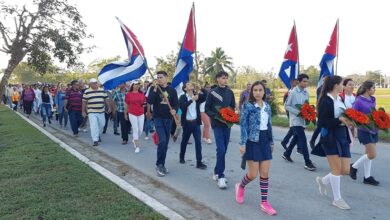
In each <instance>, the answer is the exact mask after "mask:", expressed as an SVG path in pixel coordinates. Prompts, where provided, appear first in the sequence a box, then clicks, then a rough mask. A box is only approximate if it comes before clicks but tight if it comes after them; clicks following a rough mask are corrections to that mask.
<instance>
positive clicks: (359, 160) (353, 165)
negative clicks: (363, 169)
mask: <svg viewBox="0 0 390 220" xmlns="http://www.w3.org/2000/svg"><path fill="white" fill-rule="evenodd" d="M366 160H368V157H367V154H364V155H363V156H361V157H360V158H359V159H358V160H357V161H356V162H355V163H353V164H352V167H353V168H355V169H357V168H359V166H360V164H362V163H363V162H364V161H366Z"/></svg>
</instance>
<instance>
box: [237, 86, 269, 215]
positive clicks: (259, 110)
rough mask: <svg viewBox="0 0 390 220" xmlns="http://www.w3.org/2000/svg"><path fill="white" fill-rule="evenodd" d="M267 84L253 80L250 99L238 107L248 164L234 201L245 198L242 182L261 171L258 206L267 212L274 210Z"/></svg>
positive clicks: (243, 148)
mask: <svg viewBox="0 0 390 220" xmlns="http://www.w3.org/2000/svg"><path fill="white" fill-rule="evenodd" d="M265 91H266V87H265V85H264V84H263V83H261V82H260V81H257V82H255V83H254V84H253V85H252V87H251V91H250V94H249V101H248V102H247V103H246V104H244V106H243V108H242V111H241V121H240V123H241V137H240V152H241V154H244V156H243V159H244V160H246V162H247V165H248V172H247V174H246V175H245V176H244V177H243V178H242V180H241V182H240V183H237V184H236V187H235V189H236V201H237V203H239V204H242V203H243V202H244V193H245V186H246V185H247V184H248V183H249V182H250V181H252V180H254V179H255V178H256V177H257V175H258V174H259V175H260V191H261V202H260V208H261V210H262V211H263V212H265V213H266V214H268V215H276V211H275V209H274V208H272V206H271V204H270V203H269V202H268V179H269V177H268V172H269V168H270V164H271V159H272V150H273V147H274V143H273V133H272V122H271V119H272V115H271V107H270V105H269V104H268V103H267V102H266V101H265V99H266V92H265Z"/></svg>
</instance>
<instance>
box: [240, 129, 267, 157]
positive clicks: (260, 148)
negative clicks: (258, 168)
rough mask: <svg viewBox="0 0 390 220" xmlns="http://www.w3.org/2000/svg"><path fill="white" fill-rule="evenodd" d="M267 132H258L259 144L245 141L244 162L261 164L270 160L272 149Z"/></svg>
mask: <svg viewBox="0 0 390 220" xmlns="http://www.w3.org/2000/svg"><path fill="white" fill-rule="evenodd" d="M269 140H270V137H269V135H268V131H267V130H265V131H260V135H259V142H252V141H247V142H246V145H245V154H244V159H245V160H252V161H255V162H261V161H265V160H271V159H272V149H271V143H270V141H269Z"/></svg>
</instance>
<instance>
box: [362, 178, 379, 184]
mask: <svg viewBox="0 0 390 220" xmlns="http://www.w3.org/2000/svg"><path fill="white" fill-rule="evenodd" d="M363 183H365V184H369V185H373V186H377V185H379V181H376V180H375V179H374V177H373V176H370V177H368V178H367V179H366V178H364V179H363Z"/></svg>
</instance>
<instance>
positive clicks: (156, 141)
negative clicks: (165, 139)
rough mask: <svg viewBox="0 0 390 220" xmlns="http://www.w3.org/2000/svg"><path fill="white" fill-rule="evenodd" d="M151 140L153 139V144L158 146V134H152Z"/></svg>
mask: <svg viewBox="0 0 390 220" xmlns="http://www.w3.org/2000/svg"><path fill="white" fill-rule="evenodd" d="M152 139H153V142H154V144H155V145H157V146H158V143H159V140H158V134H157V132H154V133H153V135H152Z"/></svg>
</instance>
